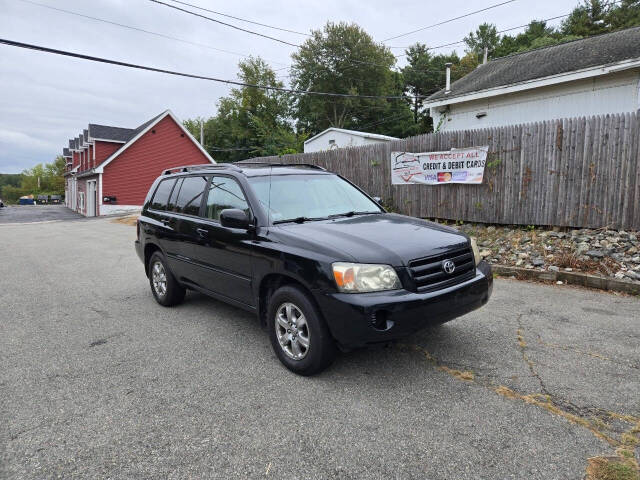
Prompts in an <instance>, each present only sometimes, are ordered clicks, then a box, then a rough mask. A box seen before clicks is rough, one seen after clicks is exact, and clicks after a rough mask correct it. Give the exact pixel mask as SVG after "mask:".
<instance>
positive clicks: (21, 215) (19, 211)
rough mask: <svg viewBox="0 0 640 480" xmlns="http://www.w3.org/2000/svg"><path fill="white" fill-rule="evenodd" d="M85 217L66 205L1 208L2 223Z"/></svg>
mask: <svg viewBox="0 0 640 480" xmlns="http://www.w3.org/2000/svg"><path fill="white" fill-rule="evenodd" d="M84 218H85V217H83V216H82V215H80V214H79V213H76V212H74V211H73V210H70V209H68V208H67V207H65V206H64V205H7V206H6V207H4V208H0V224H3V223H32V222H51V221H56V220H82V219H84Z"/></svg>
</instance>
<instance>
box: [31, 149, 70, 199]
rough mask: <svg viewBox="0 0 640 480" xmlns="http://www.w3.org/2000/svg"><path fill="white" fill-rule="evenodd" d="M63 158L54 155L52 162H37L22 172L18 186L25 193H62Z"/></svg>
mask: <svg viewBox="0 0 640 480" xmlns="http://www.w3.org/2000/svg"><path fill="white" fill-rule="evenodd" d="M65 163H66V161H65V159H64V157H62V156H58V157H56V159H55V160H54V161H53V162H52V163H46V164H42V163H40V164H38V165H36V166H35V167H33V168H30V169H28V170H25V171H24V172H22V181H21V183H20V188H21V189H22V190H23V191H25V192H27V194H33V195H38V194H46V195H62V194H64V177H63V174H64V171H65Z"/></svg>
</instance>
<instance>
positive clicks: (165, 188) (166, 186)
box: [150, 178, 176, 210]
mask: <svg viewBox="0 0 640 480" xmlns="http://www.w3.org/2000/svg"><path fill="white" fill-rule="evenodd" d="M174 183H176V181H175V179H173V178H172V179H170V180H163V181H161V182H160V184H159V185H158V188H156V193H155V194H154V195H153V200H151V207H150V208H153V209H155V210H164V209H165V208H167V200H169V194H170V193H171V189H172V188H173V184H174Z"/></svg>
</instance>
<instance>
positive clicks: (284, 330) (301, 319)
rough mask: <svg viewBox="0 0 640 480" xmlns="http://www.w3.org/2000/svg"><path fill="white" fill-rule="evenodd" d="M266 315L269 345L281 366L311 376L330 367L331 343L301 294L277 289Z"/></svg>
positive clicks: (317, 314)
mask: <svg viewBox="0 0 640 480" xmlns="http://www.w3.org/2000/svg"><path fill="white" fill-rule="evenodd" d="M267 315H268V317H267V318H268V329H269V337H270V339H271V345H272V346H273V350H274V351H275V353H276V355H277V356H278V359H279V360H280V361H281V362H282V363H283V364H284V366H285V367H287V368H288V369H289V370H291V371H292V372H295V373H297V374H299V375H313V374H316V373H319V372H321V371H322V370H324V369H325V368H327V367H328V366H329V365H331V362H333V360H334V358H335V355H336V347H335V342H334V341H333V338H332V337H331V334H330V333H329V329H328V328H327V325H326V323H325V321H324V319H323V318H322V317H321V315H320V312H319V311H318V309H317V308H316V306H315V305H314V303H313V301H312V300H311V298H309V296H308V295H307V294H306V293H305V292H304V291H302V290H301V289H300V288H298V287H295V286H292V285H286V286H284V287H281V288H279V289H278V290H276V291H275V293H274V294H273V295H272V296H271V298H270V299H269V306H268V313H267Z"/></svg>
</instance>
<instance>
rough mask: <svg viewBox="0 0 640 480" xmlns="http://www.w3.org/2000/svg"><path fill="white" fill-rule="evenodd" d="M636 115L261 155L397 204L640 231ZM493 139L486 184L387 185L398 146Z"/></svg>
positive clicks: (506, 220)
mask: <svg viewBox="0 0 640 480" xmlns="http://www.w3.org/2000/svg"><path fill="white" fill-rule="evenodd" d="M639 117H640V113H627V114H614V115H601V116H593V117H587V118H585V117H581V118H570V119H562V120H549V121H546V122H538V123H528V124H522V125H513V126H507V127H496V128H489V129H481V130H468V131H458V132H443V133H431V134H426V135H419V136H416V137H410V138H407V139H403V140H398V141H393V142H389V143H385V144H377V145H370V146H365V147H353V148H344V149H338V150H330V151H325V152H315V153H306V154H305V153H301V154H292V155H284V156H282V157H261V158H257V159H253V161H261V162H267V163H269V162H291V163H312V164H316V165H320V166H323V167H325V168H326V169H328V170H331V171H334V172H338V173H340V174H341V175H343V176H344V177H346V178H348V179H350V180H351V181H353V182H354V183H356V184H357V185H359V186H360V187H361V188H363V189H364V190H365V191H367V192H368V193H370V194H371V195H374V196H375V195H378V196H380V197H382V198H383V200H384V202H385V203H386V204H388V205H392V206H393V208H394V209H395V210H397V211H398V212H401V213H404V214H407V215H412V216H416V217H425V218H443V219H451V220H464V221H470V222H485V223H501V224H519V225H554V226H571V227H589V228H601V227H611V228H618V229H620V228H624V229H632V230H640V159H639V157H640V149H639V144H640V123H639V122H640V118H639ZM482 145H489V155H488V158H487V166H486V168H485V177H484V182H483V183H482V184H481V185H462V184H449V185H433V186H431V185H391V177H390V155H391V152H392V151H406V152H414V153H417V152H433V151H441V150H449V149H451V148H462V147H472V146H482Z"/></svg>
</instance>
